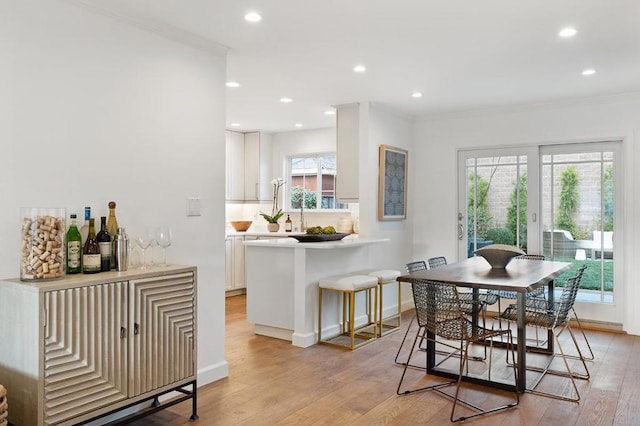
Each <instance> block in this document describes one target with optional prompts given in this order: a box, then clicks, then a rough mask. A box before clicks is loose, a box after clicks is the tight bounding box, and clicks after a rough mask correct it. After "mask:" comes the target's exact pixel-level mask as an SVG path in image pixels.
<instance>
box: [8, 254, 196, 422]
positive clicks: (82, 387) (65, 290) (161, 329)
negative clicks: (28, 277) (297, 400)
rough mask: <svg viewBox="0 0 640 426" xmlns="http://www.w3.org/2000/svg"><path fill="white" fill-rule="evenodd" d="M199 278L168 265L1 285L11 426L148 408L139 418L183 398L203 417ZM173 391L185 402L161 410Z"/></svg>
mask: <svg viewBox="0 0 640 426" xmlns="http://www.w3.org/2000/svg"><path fill="white" fill-rule="evenodd" d="M196 275H197V270H196V268H195V267H191V266H166V267H151V268H147V269H145V270H142V269H137V270H132V271H126V272H105V273H100V274H95V275H82V274H80V275H73V276H71V275H69V276H67V277H66V278H63V279H61V280H56V281H49V282H24V281H20V280H18V279H10V280H3V281H0V383H2V385H3V386H4V387H5V388H6V389H7V393H8V395H10V397H11V409H10V410H9V421H10V422H11V423H12V424H14V425H16V426H29V425H68V424H78V423H83V422H86V421H88V420H91V419H95V418H99V417H102V416H105V415H108V414H113V413H115V412H117V411H119V410H121V409H123V408H125V407H130V406H133V405H139V404H141V406H140V410H138V411H136V412H135V413H134V414H131V415H130V416H132V417H140V416H142V415H145V414H148V413H149V412H153V411H157V410H158V409H162V408H164V406H165V405H173V404H174V403H177V402H182V401H184V400H186V399H191V400H192V404H193V413H192V418H194V419H195V418H197V414H196V401H197V399H196V386H197V383H196V366H197V362H196V354H197V342H196V340H197V339H196V335H197V334H196V318H197V316H196V280H197V277H196ZM174 390H175V391H179V393H178V395H180V396H179V397H177V398H175V399H173V400H169V401H168V403H167V404H165V403H162V404H161V403H160V400H159V396H160V395H163V394H166V393H169V392H171V391H174ZM149 400H151V401H152V403H151V404H142V403H143V402H145V401H149ZM145 405H146V406H145ZM149 405H150V406H149ZM147 406H148V407H147Z"/></svg>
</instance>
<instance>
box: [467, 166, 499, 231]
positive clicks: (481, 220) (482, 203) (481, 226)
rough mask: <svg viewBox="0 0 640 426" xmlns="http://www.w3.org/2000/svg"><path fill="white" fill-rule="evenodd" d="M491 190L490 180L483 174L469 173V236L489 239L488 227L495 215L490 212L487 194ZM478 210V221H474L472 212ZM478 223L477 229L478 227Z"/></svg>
mask: <svg viewBox="0 0 640 426" xmlns="http://www.w3.org/2000/svg"><path fill="white" fill-rule="evenodd" d="M476 185H477V187H478V190H477V193H478V200H477V201H476ZM488 192H489V182H488V181H487V180H486V179H484V178H483V177H482V176H478V175H476V174H475V173H469V191H468V194H467V212H469V213H468V216H469V217H468V223H467V235H468V237H469V238H474V237H476V236H477V237H479V238H484V239H487V238H486V236H487V229H489V226H490V225H491V222H492V221H493V216H491V213H489V206H488V204H487V195H488ZM473 211H475V212H476V215H475V216H476V221H475V222H474V221H473V214H472V212H473ZM476 225H477V229H476Z"/></svg>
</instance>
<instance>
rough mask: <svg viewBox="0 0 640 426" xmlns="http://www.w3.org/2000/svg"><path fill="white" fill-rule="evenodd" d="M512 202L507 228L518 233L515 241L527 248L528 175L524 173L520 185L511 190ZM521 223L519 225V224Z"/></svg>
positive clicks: (508, 211)
mask: <svg viewBox="0 0 640 426" xmlns="http://www.w3.org/2000/svg"><path fill="white" fill-rule="evenodd" d="M510 201H511V203H510V205H509V208H508V209H507V229H509V230H510V231H511V232H512V233H513V235H518V241H514V244H517V245H518V246H519V247H521V248H524V249H526V248H527V175H526V174H523V175H522V176H520V179H519V180H518V185H516V186H515V187H514V188H513V191H512V192H511V199H510ZM518 225H519V226H518Z"/></svg>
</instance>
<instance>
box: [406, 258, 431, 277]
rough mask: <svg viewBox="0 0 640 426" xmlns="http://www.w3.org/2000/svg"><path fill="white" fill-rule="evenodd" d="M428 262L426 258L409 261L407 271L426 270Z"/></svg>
mask: <svg viewBox="0 0 640 426" xmlns="http://www.w3.org/2000/svg"><path fill="white" fill-rule="evenodd" d="M426 270H427V263H426V262H425V261H424V260H416V261H415V262H409V263H407V273H409V274H410V273H412V272H417V271H426Z"/></svg>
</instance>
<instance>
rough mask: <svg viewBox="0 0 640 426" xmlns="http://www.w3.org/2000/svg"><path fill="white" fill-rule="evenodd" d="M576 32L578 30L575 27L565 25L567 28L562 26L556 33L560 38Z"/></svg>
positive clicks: (570, 35)
mask: <svg viewBox="0 0 640 426" xmlns="http://www.w3.org/2000/svg"><path fill="white" fill-rule="evenodd" d="M577 33H578V30H576V29H575V28H571V27H567V28H563V29H562V30H561V31H560V32H559V33H558V35H559V36H560V37H562V38H568V37H573V36H574V35H576V34H577Z"/></svg>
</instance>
